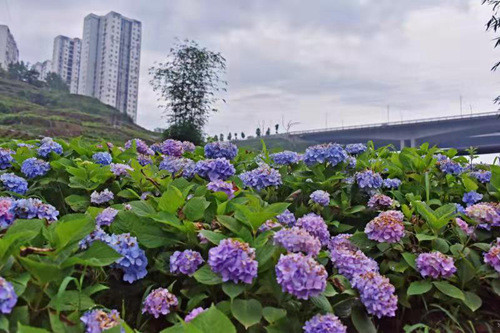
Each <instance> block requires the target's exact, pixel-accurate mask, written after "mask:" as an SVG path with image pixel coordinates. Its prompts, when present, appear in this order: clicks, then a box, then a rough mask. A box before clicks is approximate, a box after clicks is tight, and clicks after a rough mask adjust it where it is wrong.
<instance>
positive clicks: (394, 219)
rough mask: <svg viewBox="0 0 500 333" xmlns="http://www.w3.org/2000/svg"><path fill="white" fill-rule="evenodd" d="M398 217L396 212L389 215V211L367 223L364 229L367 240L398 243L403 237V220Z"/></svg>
mask: <svg viewBox="0 0 500 333" xmlns="http://www.w3.org/2000/svg"><path fill="white" fill-rule="evenodd" d="M393 212H395V211H393ZM398 215H399V214H397V212H396V214H393V213H391V211H389V212H382V213H380V214H379V215H378V216H377V217H376V218H374V219H373V220H371V221H370V222H368V224H367V225H366V227H365V233H366V235H367V236H368V238H369V239H371V240H375V241H377V242H380V243H397V242H399V241H400V240H401V238H403V237H404V235H405V226H404V224H403V219H400V218H398ZM401 215H402V214H401Z"/></svg>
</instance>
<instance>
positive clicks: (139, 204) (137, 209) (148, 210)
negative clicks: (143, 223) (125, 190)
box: [129, 200, 156, 217]
mask: <svg viewBox="0 0 500 333" xmlns="http://www.w3.org/2000/svg"><path fill="white" fill-rule="evenodd" d="M129 205H130V206H132V212H134V213H135V214H136V215H137V216H142V217H148V216H151V215H154V214H156V210H155V209H154V208H153V207H152V206H151V205H150V204H149V203H148V202H146V201H144V200H137V201H130V202H129Z"/></svg>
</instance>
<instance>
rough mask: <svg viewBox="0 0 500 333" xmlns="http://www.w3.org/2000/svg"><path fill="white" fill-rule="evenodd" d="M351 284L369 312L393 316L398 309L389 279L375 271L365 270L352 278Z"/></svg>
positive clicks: (381, 315)
mask: <svg viewBox="0 0 500 333" xmlns="http://www.w3.org/2000/svg"><path fill="white" fill-rule="evenodd" d="M352 286H353V287H354V288H356V289H358V290H359V296H360V299H361V302H362V303H363V305H364V306H365V307H366V310H367V312H368V313H369V314H372V315H375V316H377V317H378V318H381V317H394V316H395V315H396V310H397V309H398V297H397V296H396V295H395V294H394V292H395V291H396V289H395V288H394V286H393V285H392V284H391V283H390V282H389V279H388V278H386V277H385V276H382V275H380V274H379V273H377V272H366V273H364V274H361V275H358V276H355V277H354V278H353V279H352Z"/></svg>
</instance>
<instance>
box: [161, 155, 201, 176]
mask: <svg viewBox="0 0 500 333" xmlns="http://www.w3.org/2000/svg"><path fill="white" fill-rule="evenodd" d="M159 169H160V170H166V171H168V172H170V173H171V174H177V173H178V172H180V174H181V176H182V177H183V178H192V177H193V175H194V171H195V163H194V161H193V160H191V159H189V158H181V157H174V156H165V158H164V159H163V161H161V163H160V166H159Z"/></svg>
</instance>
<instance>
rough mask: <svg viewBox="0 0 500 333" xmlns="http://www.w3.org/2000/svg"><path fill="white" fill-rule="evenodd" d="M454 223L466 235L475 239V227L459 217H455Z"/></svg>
mask: <svg viewBox="0 0 500 333" xmlns="http://www.w3.org/2000/svg"><path fill="white" fill-rule="evenodd" d="M455 223H456V224H457V226H458V227H459V228H460V230H462V231H463V232H464V233H465V234H466V235H467V236H471V237H472V239H475V235H474V231H475V228H474V227H473V226H470V225H469V224H468V223H467V222H465V221H464V220H462V219H461V218H459V217H457V218H456V219H455Z"/></svg>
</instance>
